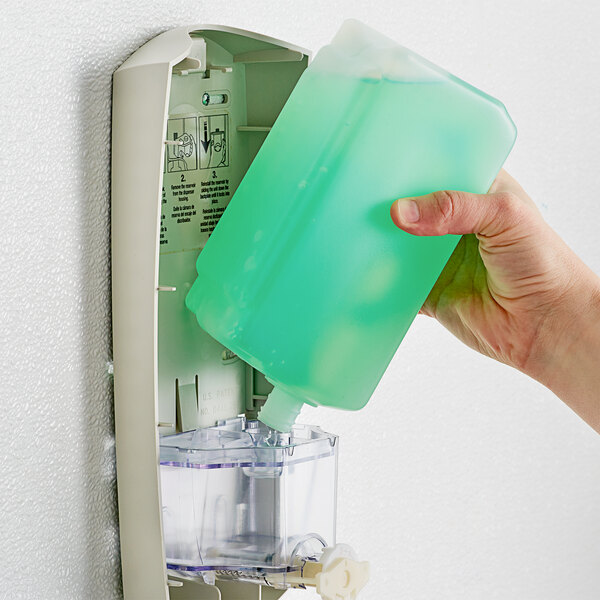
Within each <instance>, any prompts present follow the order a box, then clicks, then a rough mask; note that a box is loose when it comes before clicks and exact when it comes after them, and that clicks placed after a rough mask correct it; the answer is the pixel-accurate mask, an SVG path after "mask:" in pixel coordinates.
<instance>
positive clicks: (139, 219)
mask: <svg viewBox="0 0 600 600" xmlns="http://www.w3.org/2000/svg"><path fill="white" fill-rule="evenodd" d="M308 57H309V53H308V52H307V51H306V50H304V49H302V48H298V47H296V46H293V45H290V44H287V43H285V42H282V41H279V40H274V39H271V38H268V37H265V36H262V35H258V34H254V33H249V32H245V31H241V30H238V29H233V28H229V27H223V26H213V25H207V26H197V27H181V28H177V29H173V30H171V31H167V32H165V33H163V34H161V35H159V36H158V37H156V38H154V39H152V40H150V41H149V42H148V43H147V44H145V45H144V46H143V47H141V48H140V49H139V50H138V51H136V52H135V53H134V54H133V55H132V56H131V57H130V58H129V59H128V60H127V61H126V62H125V63H124V64H123V65H122V66H121V67H120V68H119V69H118V70H117V71H116V72H115V74H114V87H113V132H112V135H113V140H112V270H113V280H112V291H113V353H114V356H113V358H114V367H113V369H114V384H115V428H116V451H117V480H118V500H119V522H120V534H121V559H122V567H123V591H124V596H125V600H168V599H169V598H171V599H172V600H177V599H181V600H184V599H188V600H189V599H195V600H204V599H205V598H206V599H208V598H211V599H220V598H222V599H223V600H227V599H228V598H230V599H244V600H245V599H256V600H258V599H260V598H264V599H267V598H277V597H279V596H280V595H281V594H283V593H284V592H285V590H286V589H288V588H290V587H307V586H312V587H314V588H315V589H316V590H317V591H318V592H319V593H320V594H321V596H322V597H323V598H324V599H325V600H328V599H331V600H333V599H335V600H345V599H351V598H355V597H356V593H357V591H358V590H359V589H360V588H361V587H362V586H363V585H364V584H365V583H366V580H367V578H368V564H367V563H361V562H359V561H358V560H357V559H356V556H355V555H354V553H353V552H352V551H351V550H350V549H349V548H347V547H345V546H341V545H337V546H336V538H335V519H336V508H335V507H336V477H337V473H336V471H337V451H338V440H337V437H336V436H335V435H332V434H328V433H325V432H323V431H321V430H320V429H319V428H316V427H310V426H298V425H297V426H295V427H294V428H293V429H292V431H290V432H289V433H285V434H282V433H279V432H276V431H273V430H271V429H269V428H268V427H266V426H265V425H263V424H261V423H259V422H258V421H257V420H256V416H257V414H258V411H259V409H260V407H261V405H262V404H263V403H264V401H265V399H266V397H267V395H268V394H269V392H270V391H271V389H272V386H271V385H270V384H269V383H268V382H267V381H266V379H265V378H264V377H263V375H262V374H261V373H260V372H258V371H256V370H254V369H253V368H251V367H250V366H249V365H247V364H246V363H245V362H243V361H242V360H241V359H240V358H239V357H238V356H236V355H235V354H234V353H232V352H231V351H230V350H228V349H227V348H225V347H224V346H222V345H221V344H219V343H218V342H217V341H215V340H214V339H213V338H211V337H210V336H209V335H208V334H207V333H205V332H204V331H203V330H202V329H201V328H200V327H199V326H198V324H197V321H196V318H195V315H194V314H193V313H192V312H190V311H189V310H188V309H187V308H186V306H185V304H184V299H185V296H186V294H187V292H188V291H189V289H190V287H191V285H192V283H193V282H194V280H195V279H196V275H197V274H196V269H195V263H196V259H197V257H198V254H199V252H200V251H201V250H202V248H203V246H204V244H205V243H206V241H207V239H208V236H209V235H210V233H211V231H212V230H213V229H214V227H215V225H216V223H217V221H218V220H219V218H220V216H221V214H223V212H224V211H225V209H226V207H227V205H228V202H229V199H230V198H231V196H232V194H233V193H234V191H235V190H236V188H237V186H238V185H239V183H240V181H241V179H242V177H243V176H244V174H245V173H246V170H247V169H248V167H249V165H250V164H251V162H252V160H253V158H254V156H255V155H256V153H257V152H258V149H259V148H260V146H261V144H262V142H263V141H264V139H265V137H266V135H267V134H268V132H269V130H270V128H271V125H272V124H273V123H274V121H275V119H276V118H277V116H278V114H279V112H280V110H281V109H282V107H283V105H284V104H285V102H286V100H287V98H288V97H289V95H290V93H291V91H292V89H293V88H294V86H295V84H296V82H297V81H298V78H299V77H300V75H301V74H302V72H303V71H304V69H305V68H306V66H307V64H308Z"/></svg>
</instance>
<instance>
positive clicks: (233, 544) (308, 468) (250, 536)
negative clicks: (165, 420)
mask: <svg viewBox="0 0 600 600" xmlns="http://www.w3.org/2000/svg"><path fill="white" fill-rule="evenodd" d="M160 467H161V485H162V499H163V527H164V539H165V550H166V555H167V567H168V569H170V570H171V571H175V572H177V573H179V574H182V575H185V576H187V577H190V576H191V577H197V578H203V579H204V580H205V581H206V582H207V583H212V582H214V579H215V576H216V575H218V576H219V577H220V578H227V577H231V578H234V579H238V580H239V579H242V580H244V579H246V580H250V581H256V580H263V581H268V582H269V583H270V585H274V586H275V587H280V586H283V587H286V586H285V583H286V577H285V574H287V573H292V572H294V571H298V570H299V569H300V568H301V567H302V565H303V563H305V562H306V561H316V560H317V559H318V557H319V556H320V555H321V553H322V552H323V550H324V548H325V547H326V546H333V545H334V544H335V521H336V515H335V513H336V478H337V474H336V470H337V436H335V435H331V434H328V433H325V432H323V431H321V430H320V429H319V428H317V427H309V426H300V425H296V426H294V428H293V429H292V431H291V432H289V433H279V432H276V431H273V430H271V429H269V428H268V427H266V426H265V425H263V424H262V423H260V422H259V421H246V419H244V418H243V417H240V418H236V419H230V420H227V421H224V422H221V423H219V424H218V425H217V426H215V427H209V428H205V429H197V430H195V431H189V432H186V433H182V434H178V435H173V436H166V437H163V438H162V439H161V448H160ZM282 575H283V576H282Z"/></svg>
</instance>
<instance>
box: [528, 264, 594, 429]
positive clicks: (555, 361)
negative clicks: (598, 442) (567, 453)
mask: <svg viewBox="0 0 600 600" xmlns="http://www.w3.org/2000/svg"><path fill="white" fill-rule="evenodd" d="M538 346H539V347H541V348H543V350H542V351H539V352H538V354H537V357H536V360H535V361H533V364H532V365H531V372H530V373H528V374H530V375H531V376H532V377H534V378H535V379H537V380H538V381H539V382H540V383H542V384H543V385H545V386H546V387H547V388H549V389H550V390H551V391H552V392H554V393H555V394H556V395H557V396H558V397H559V398H560V399H561V400H563V401H564V402H565V403H566V404H567V405H568V406H569V407H570V408H571V409H572V410H574V411H575V412H576V413H577V414H578V415H579V416H580V417H582V418H583V419H584V420H585V421H587V423H588V424H589V425H591V426H592V427H593V428H594V429H596V430H597V431H599V432H600V279H599V278H598V277H597V276H596V275H595V274H594V273H592V272H591V271H588V270H587V269H586V273H585V276H583V277H582V278H581V279H580V280H579V282H578V283H577V284H575V285H573V286H572V287H571V288H570V289H569V291H568V292H567V293H566V294H565V296H564V297H563V298H561V300H560V301H559V302H557V305H556V307H554V308H553V309H552V310H551V311H550V312H549V315H548V317H547V318H546V319H545V320H544V323H543V325H542V326H541V329H540V332H539V341H538Z"/></svg>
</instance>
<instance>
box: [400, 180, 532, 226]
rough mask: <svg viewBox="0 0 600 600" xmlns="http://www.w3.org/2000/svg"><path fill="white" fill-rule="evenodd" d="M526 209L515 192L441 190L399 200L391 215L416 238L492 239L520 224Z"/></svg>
mask: <svg viewBox="0 0 600 600" xmlns="http://www.w3.org/2000/svg"><path fill="white" fill-rule="evenodd" d="M527 210H529V207H528V206H527V204H526V203H525V202H523V201H522V200H521V199H520V198H519V197H518V196H517V195H516V194H515V193H514V192H512V191H494V192H493V193H490V194H470V193H467V192H459V191H439V192H434V193H433V194H427V195H426V196H420V197H414V198H401V199H400V200H396V201H395V202H394V203H393V204H392V207H391V210H390V213H391V216H392V220H393V221H394V223H395V224H396V225H397V226H398V227H400V229H403V230H404V231H406V232H408V233H412V234H414V235H445V234H447V233H453V234H458V235H463V234H466V233H476V234H480V235H483V236H493V235H497V234H499V233H502V232H503V231H506V230H507V229H510V228H511V227H513V226H514V225H516V224H517V223H519V221H520V220H521V219H522V218H523V216H524V213H525V212H526V211H527Z"/></svg>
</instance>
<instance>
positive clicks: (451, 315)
mask: <svg viewBox="0 0 600 600" xmlns="http://www.w3.org/2000/svg"><path fill="white" fill-rule="evenodd" d="M391 215H392V219H393V221H394V222H395V223H396V225H397V226H398V227H400V228H401V229H403V230H404V231H406V232H408V233H411V234H414V235H443V234H446V233H454V234H467V235H465V236H464V237H463V238H462V239H461V241H460V243H459V245H458V246H457V248H456V250H455V251H454V253H453V255H452V257H451V258H450V260H449V262H448V264H447V265H446V267H445V269H444V271H443V272H442V274H441V275H440V277H439V279H438V281H437V283H436V284H435V286H434V288H433V290H432V291H431V293H430V294H429V297H428V298H427V301H426V302H425V304H424V305H423V308H422V309H421V312H422V313H424V314H426V315H429V316H432V317H435V318H437V319H438V321H440V323H442V324H443V325H444V326H445V327H446V328H447V329H449V330H450V331H451V332H452V333H453V334H454V335H456V337H458V338H459V339H460V340H461V341H463V342H464V343H466V344H467V345H469V346H470V347H471V348H474V349H475V350H478V351H479V352H481V353H482V354H485V355H487V356H490V357H492V358H495V359H496V360H498V361H500V362H503V363H506V364H508V365H511V366H513V367H515V368H517V369H519V370H520V371H522V372H524V373H526V374H527V375H529V376H531V377H533V378H535V379H537V380H538V381H540V382H541V383H542V384H544V385H546V386H547V387H548V388H549V389H551V390H552V391H553V392H554V393H555V394H556V395H557V396H558V397H559V398H561V399H562V400H563V401H564V402H566V403H567V404H568V405H569V406H570V407H571V408H572V409H573V410H574V411H575V412H577V413H578V414H579V415H580V416H581V417H582V418H583V419H584V420H586V421H587V422H588V423H589V424H590V425H591V426H592V427H593V428H594V429H596V430H597V431H598V432H600V278H598V276H597V275H595V274H594V273H593V272H592V271H591V270H590V269H589V268H588V267H587V266H586V265H585V264H584V263H583V262H582V261H581V260H580V259H579V258H578V257H577V256H576V255H575V253H574V252H573V251H572V250H571V249H570V248H569V247H568V246H567V245H566V244H565V243H564V241H563V240H562V239H561V238H560V237H559V236H558V234H557V233H556V232H555V231H554V230H553V229H552V228H551V227H550V226H549V225H548V224H547V223H546V222H545V221H544V219H543V218H542V215H541V214H540V212H539V211H538V210H537V208H536V207H535V205H534V203H533V202H532V200H531V199H530V198H529V197H528V196H527V194H526V193H525V192H524V191H523V189H522V188H521V186H520V185H519V184H518V183H517V182H516V181H515V180H514V179H513V178H512V177H511V176H510V175H508V173H506V172H505V171H502V172H501V173H500V174H499V175H498V177H497V178H496V180H495V182H494V183H493V185H492V187H491V188H490V191H489V193H488V194H485V195H476V194H469V193H465V192H455V191H440V192H435V193H433V194H429V195H427V196H422V197H419V198H403V199H400V200H397V201H396V202H394V204H393V205H392V208H391Z"/></svg>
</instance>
